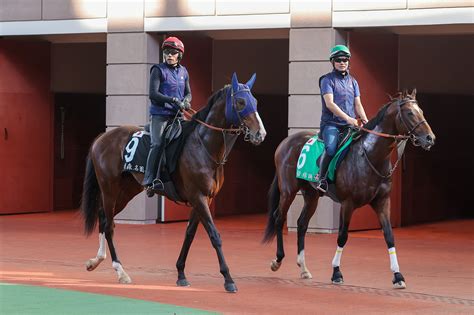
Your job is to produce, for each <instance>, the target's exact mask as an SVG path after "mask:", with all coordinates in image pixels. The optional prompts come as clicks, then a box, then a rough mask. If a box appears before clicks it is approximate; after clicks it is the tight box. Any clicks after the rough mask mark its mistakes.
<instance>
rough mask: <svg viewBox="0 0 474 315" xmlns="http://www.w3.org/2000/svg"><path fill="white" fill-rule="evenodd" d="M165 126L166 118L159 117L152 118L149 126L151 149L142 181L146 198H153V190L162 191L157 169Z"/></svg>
mask: <svg viewBox="0 0 474 315" xmlns="http://www.w3.org/2000/svg"><path fill="white" fill-rule="evenodd" d="M166 125H167V118H166V117H161V116H156V115H154V116H152V124H151V126H150V127H151V130H150V132H151V138H152V143H151V148H150V152H149V153H148V159H147V161H146V168H145V178H144V179H143V183H142V184H143V186H145V189H146V194H147V196H148V197H153V195H154V194H155V190H163V189H164V187H163V182H162V181H161V180H160V179H159V175H160V174H159V172H160V170H159V168H160V164H161V163H160V162H161V158H162V156H161V155H162V151H163V150H162V149H163V148H162V143H163V132H164V130H165V128H166Z"/></svg>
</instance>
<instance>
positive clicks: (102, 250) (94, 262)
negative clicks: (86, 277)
mask: <svg viewBox="0 0 474 315" xmlns="http://www.w3.org/2000/svg"><path fill="white" fill-rule="evenodd" d="M106 257H107V243H106V239H105V233H99V250H98V251H97V256H96V257H95V258H91V259H89V260H88V261H87V262H86V268H87V270H88V271H92V270H94V269H95V268H97V266H99V264H100V263H101V262H102V261H103V260H104V259H105V258H106Z"/></svg>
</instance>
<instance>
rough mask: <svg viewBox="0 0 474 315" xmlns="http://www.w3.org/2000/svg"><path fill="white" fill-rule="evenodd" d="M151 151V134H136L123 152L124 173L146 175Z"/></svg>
mask: <svg viewBox="0 0 474 315" xmlns="http://www.w3.org/2000/svg"><path fill="white" fill-rule="evenodd" d="M148 151H150V133H149V132H146V131H143V130H141V131H137V132H135V133H134V134H133V135H132V137H131V138H130V140H129V141H128V143H127V145H126V146H125V148H124V150H123V161H124V164H123V171H127V172H137V173H143V174H144V173H145V166H146V160H147V159H148Z"/></svg>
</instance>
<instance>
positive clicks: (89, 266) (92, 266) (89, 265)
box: [86, 259, 99, 271]
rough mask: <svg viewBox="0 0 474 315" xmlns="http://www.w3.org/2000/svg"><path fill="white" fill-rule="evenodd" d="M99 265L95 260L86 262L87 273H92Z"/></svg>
mask: <svg viewBox="0 0 474 315" xmlns="http://www.w3.org/2000/svg"><path fill="white" fill-rule="evenodd" d="M98 265H99V264H98V263H97V261H96V260H95V259H89V260H88V261H86V269H87V271H92V270H94V269H95V268H97V266H98Z"/></svg>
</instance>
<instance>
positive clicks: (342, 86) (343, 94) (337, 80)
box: [319, 70, 360, 128]
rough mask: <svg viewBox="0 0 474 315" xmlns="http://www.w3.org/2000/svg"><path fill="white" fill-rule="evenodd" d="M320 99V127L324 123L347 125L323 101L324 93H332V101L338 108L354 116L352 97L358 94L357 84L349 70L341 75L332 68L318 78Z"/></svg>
mask: <svg viewBox="0 0 474 315" xmlns="http://www.w3.org/2000/svg"><path fill="white" fill-rule="evenodd" d="M319 80H320V88H321V99H322V103H323V112H322V115H321V128H323V127H324V126H325V125H328V124H329V125H331V124H332V125H339V124H342V125H347V122H346V121H345V120H343V119H341V118H339V117H337V116H336V115H334V114H333V113H332V112H331V111H330V110H329V109H328V108H327V107H326V102H325V101H324V97H323V96H324V94H332V95H333V96H334V103H336V104H337V106H339V108H340V109H341V110H342V111H343V112H344V113H346V114H347V115H349V116H351V117H352V118H356V114H355V104H354V99H355V98H356V97H358V96H360V90H359V84H358V83H357V81H356V79H354V77H352V76H351V75H350V74H349V72H347V75H345V76H343V75H342V74H341V73H339V72H337V71H336V70H333V71H332V72H329V73H327V74H325V75H324V76H322V77H321V78H320V79H319Z"/></svg>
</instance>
